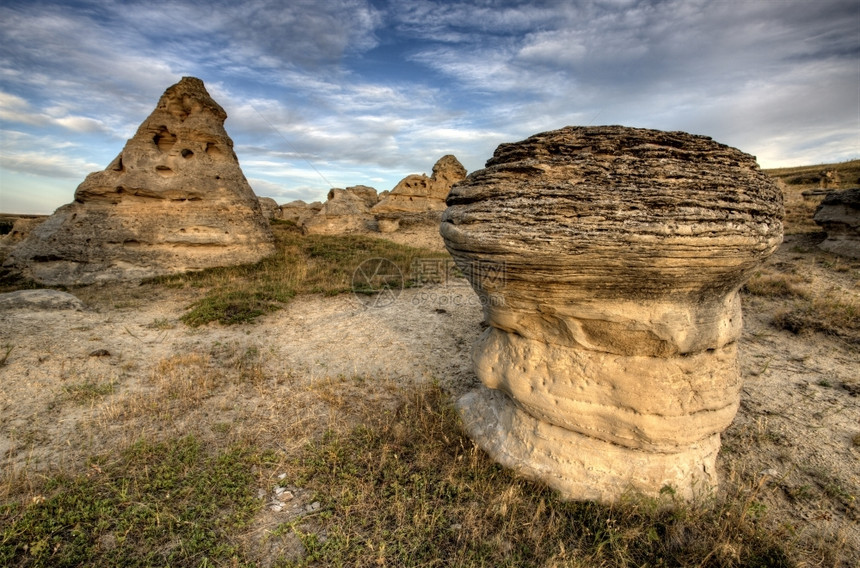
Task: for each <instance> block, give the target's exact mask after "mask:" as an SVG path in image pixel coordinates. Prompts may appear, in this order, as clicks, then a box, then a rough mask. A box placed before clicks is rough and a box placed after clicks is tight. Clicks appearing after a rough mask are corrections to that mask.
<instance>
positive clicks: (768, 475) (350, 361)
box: [0, 238, 860, 565]
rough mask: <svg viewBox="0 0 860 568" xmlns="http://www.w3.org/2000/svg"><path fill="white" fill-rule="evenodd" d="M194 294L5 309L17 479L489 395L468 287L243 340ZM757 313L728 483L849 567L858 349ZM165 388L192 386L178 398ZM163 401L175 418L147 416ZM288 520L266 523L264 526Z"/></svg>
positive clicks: (297, 435)
mask: <svg viewBox="0 0 860 568" xmlns="http://www.w3.org/2000/svg"><path fill="white" fill-rule="evenodd" d="M801 244H804V243H801ZM798 246H799V245H798V240H797V239H791V238H789V239H788V240H787V241H786V243H785V244H783V246H782V248H781V249H780V251H779V253H778V254H777V255H775V257H774V259H772V260H771V264H772V265H774V266H779V267H784V266H787V265H790V266H791V267H792V270H793V271H794V272H803V273H804V274H805V275H806V276H805V277H806V278H807V279H808V281H809V282H812V283H813V284H814V285H815V286H819V287H831V288H832V289H833V290H834V293H836V292H838V293H843V294H851V295H854V297H855V298H856V297H857V295H858V294H860V287H858V284H859V283H860V277H858V274H860V271H858V269H857V266H854V267H853V268H852V269H850V270H845V271H841V272H839V271H833V270H828V269H827V267H826V266H822V265H821V263H819V262H817V261H816V259H817V258H818V257H819V253H817V252H815V251H814V250H812V251H809V250H807V249H803V247H802V246H801V247H800V249H799V248H798ZM804 246H805V245H804ZM799 250H800V252H799ZM804 250H806V252H803V251H804ZM780 263H782V264H780ZM190 294H193V292H188V291H186V290H179V291H175V290H163V291H158V293H157V294H155V297H152V295H151V294H150V295H149V296H147V295H142V296H141V295H136V293H135V291H134V290H133V289H129V288H128V287H123V286H117V285H114V286H106V287H103V288H90V289H88V290H83V291H81V292H79V293H78V295H79V297H81V298H82V299H83V300H84V301H85V303H86V304H87V306H88V308H87V309H86V310H83V311H73V310H60V311H28V310H7V311H3V312H0V347H3V349H2V351H0V356H2V355H3V354H4V353H7V351H8V350H9V349H10V348H11V351H8V357H7V360H6V362H5V365H3V366H2V367H0V455H1V456H2V458H0V459H2V461H0V464H2V467H3V471H4V475H14V474H19V473H21V472H22V471H38V470H43V469H47V468H57V467H59V468H70V469H71V468H77V467H81V463H83V462H82V460H83V458H85V457H86V456H87V455H92V454H93V453H98V452H101V451H104V450H105V449H113V448H118V447H121V446H122V445H124V444H128V443H130V442H131V441H132V439H133V438H135V437H138V436H140V435H151V436H169V435H173V434H177V433H184V432H194V433H196V434H197V435H201V436H204V437H206V436H208V437H214V438H217V439H223V440H224V441H229V440H261V441H263V442H264V443H276V444H278V445H279V446H281V447H283V448H285V449H291V448H292V449H294V448H296V447H297V446H299V445H300V444H302V443H304V442H305V441H306V440H307V439H309V438H312V437H314V436H315V435H317V433H319V432H320V431H322V430H324V429H325V427H326V426H327V425H330V423H331V421H333V420H342V419H344V420H345V419H347V418H348V415H349V411H350V408H351V407H352V406H354V405H359V404H379V405H380V407H384V405H385V400H386V396H388V395H387V394H386V393H391V392H394V391H396V390H398V389H408V388H410V387H411V386H413V385H416V384H420V383H423V382H426V381H438V382H439V383H440V384H441V385H442V386H443V387H444V388H446V389H447V390H449V391H450V392H451V393H453V394H454V395H455V396H456V395H458V394H460V393H462V392H465V391H466V390H468V389H469V388H471V387H472V386H474V385H475V384H476V379H475V377H474V375H473V373H472V371H471V368H470V361H469V353H470V349H471V345H472V343H473V342H474V340H475V339H476V338H477V336H478V335H479V334H480V332H481V325H480V322H481V320H482V316H481V310H480V305H479V304H478V302H477V298H476V296H475V295H474V294H473V292H472V291H471V289H470V288H469V286H468V285H467V283H466V282H465V281H464V280H454V281H451V282H448V283H446V284H442V285H434V286H429V287H425V288H417V289H408V290H404V291H402V293H401V294H400V295H399V296H398V297H397V298H396V300H395V301H394V302H392V303H391V304H389V305H387V306H384V307H368V306H366V305H364V304H363V303H361V302H360V301H358V300H357V299H356V298H354V297H352V296H351V295H342V296H337V297H328V298H324V297H317V296H303V297H299V298H297V299H295V300H294V301H293V302H291V303H290V304H289V305H288V306H286V307H285V309H283V310H281V311H278V312H274V313H272V314H269V315H267V316H265V317H262V318H260V320H258V322H256V323H254V324H248V325H239V326H231V327H224V326H220V325H217V324H210V325H207V326H203V327H200V328H189V327H187V326H185V325H184V324H182V323H180V322H179V317H180V316H181V315H182V313H183V312H184V309H185V307H186V306H187V305H188V304H189V303H190V302H191V301H192V300H193V299H194V298H193V297H192V296H191V295H190ZM745 302H746V303H745V330H744V335H743V338H742V340H741V343H740V364H741V368H742V371H743V375H744V377H745V386H744V389H743V394H742V404H741V408H740V411H739V413H738V415H737V417H736V419H735V421H734V424H733V425H732V426H731V427H730V429H729V430H728V431H727V432H726V433H725V435H724V436H723V441H724V450H723V452H722V453H721V457H720V462H719V463H720V467H721V470H722V476H723V478H724V479H726V480H729V481H732V480H735V481H739V482H740V481H743V482H744V483H748V484H750V485H751V486H757V487H758V488H759V489H758V493H757V494H756V495H755V496H754V497H755V500H756V502H758V503H761V504H762V505H763V506H765V507H766V508H767V509H768V510H769V512H770V513H772V518H773V519H774V522H779V523H784V524H791V525H792V526H794V527H795V528H796V530H797V531H798V532H800V533H802V535H803V536H804V538H807V539H809V540H810V541H815V540H816V539H818V540H821V539H823V540H825V541H827V540H834V541H842V542H844V546H846V547H847V556H848V558H849V559H851V558H853V559H855V560H856V559H860V525H858V522H857V521H858V507H857V502H856V497H857V496H858V495H860V467H858V457H860V446H858V444H860V439H858V437H857V436H858V435H860V398H858V394H860V363H858V360H860V354H859V353H858V346H857V345H856V344H852V343H851V342H850V341H846V340H845V339H844V338H839V337H834V336H830V335H823V334H816V333H812V334H806V335H795V334H793V333H791V332H789V331H785V330H781V329H777V328H775V327H774V326H773V325H771V321H772V319H773V315H774V313H775V312H776V311H777V310H778V309H779V306H780V304H779V302H783V303H784V302H785V300H778V299H771V298H763V297H746V298H745ZM99 350H102V351H99ZM105 352H107V354H105ZM163 375H169V376H171V377H174V378H176V380H184V381H186V382H187V383H188V387H187V389H186V390H184V391H176V392H175V393H174V394H175V395H176V396H173V398H171V395H170V393H169V392H168V390H165V389H167V388H168V387H166V386H165V385H164V383H163V381H162V378H160V377H162V376H163ZM159 381H162V382H159ZM159 389H162V390H161V391H159ZM158 392H160V394H158V396H160V397H161V398H160V399H158V400H162V401H163V400H173V401H174V402H171V403H170V404H174V405H177V406H175V409H174V411H172V412H166V411H163V410H160V409H157V408H155V407H153V406H147V400H156V398H154V397H156V395H157V393H158ZM170 392H173V391H170ZM148 397H149V398H148ZM261 425H262V426H261ZM267 482H268V481H267V480H261V496H263V494H264V493H265V492H266V491H268V489H267V488H266V487H265V483H267ZM301 506H305V505H304V504H301ZM274 514H275V513H272V512H271V510H269V509H266V510H265V511H264V513H261V515H263V516H264V517H265V518H262V517H261V520H260V523H258V530H260V531H263V530H264V529H265V527H266V526H269V525H270V522H274V520H273V519H272V518H270V517H271V515H274ZM267 515H268V516H267ZM261 542H262V541H261ZM266 542H268V543H269V544H268V545H267V546H273V544H272V543H271V542H270V541H266ZM849 565H850V564H849Z"/></svg>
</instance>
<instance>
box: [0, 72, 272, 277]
mask: <svg viewBox="0 0 860 568" xmlns="http://www.w3.org/2000/svg"><path fill="white" fill-rule="evenodd" d="M226 118H227V114H226V113H225V112H224V109H222V108H221V106H219V105H218V103H216V102H215V101H214V100H212V98H211V97H210V96H209V93H208V92H207V91H206V88H205V87H204V85H203V82H202V81H201V80H199V79H196V78H193V77H184V78H183V79H182V80H181V81H180V82H179V83H177V84H176V85H173V86H172V87H170V88H168V89H167V90H166V91H165V93H164V95H162V97H161V99H160V100H159V101H158V105H157V106H156V108H155V110H154V111H153V112H152V114H151V115H150V116H149V117H148V118H147V119H146V120H145V121H144V122H143V123H142V124H141V125H140V127H139V128H138V130H137V133H136V134H135V135H134V137H133V138H132V139H131V140H129V141H128V142H127V143H126V145H125V147H124V148H123V150H122V152H121V153H120V154H119V156H117V157H116V159H115V160H114V161H113V162H112V163H111V164H110V165H109V166H108V167H107V169H106V170H104V171H101V172H95V173H92V174H90V175H88V176H87V178H86V179H85V180H84V181H83V183H81V184H80V185H79V186H78V188H77V191H76V192H75V200H74V202H72V203H70V204H68V205H64V206H63V207H60V208H59V209H58V210H57V211H56V212H55V213H54V214H53V215H52V216H51V217H50V218H48V220H47V221H45V222H44V223H42V224H41V225H39V226H38V227H36V228H35V229H34V230H33V231H32V232H31V234H30V236H29V237H28V238H27V239H25V240H24V241H23V242H21V243H20V244H19V245H18V246H16V247H15V248H14V249H13V250H12V252H11V253H10V256H9V259H8V260H7V265H8V266H11V267H12V268H14V269H18V270H21V271H23V272H24V273H25V274H26V275H28V276H30V277H31V278H33V279H35V280H37V281H40V282H43V283H46V284H60V285H74V284H89V283H92V282H96V281H106V280H135V279H139V278H144V277H149V276H155V275H159V274H168V273H174V272H182V271H187V270H195V269H201V268H207V267H212V266H222V265H233V264H243V263H250V262H256V261H258V260H259V259H261V258H262V257H264V256H266V255H268V254H271V253H272V252H274V244H273V237H272V233H271V230H270V228H269V225H268V222H267V221H266V219H265V217H264V216H263V213H262V211H261V209H260V204H259V201H258V200H257V197H256V196H255V195H254V192H253V191H252V190H251V187H250V186H249V185H248V182H247V180H246V179H245V176H244V175H243V174H242V170H241V168H240V167H239V162H238V160H237V158H236V154H235V153H234V152H233V141H232V140H231V139H230V137H229V136H228V135H227V132H226V131H225V130H224V120H225V119H226Z"/></svg>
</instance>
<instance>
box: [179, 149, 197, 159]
mask: <svg viewBox="0 0 860 568" xmlns="http://www.w3.org/2000/svg"><path fill="white" fill-rule="evenodd" d="M193 155H194V152H192V151H191V150H189V149H188V148H185V149H184V150H182V157H183V158H190V157H191V156H193Z"/></svg>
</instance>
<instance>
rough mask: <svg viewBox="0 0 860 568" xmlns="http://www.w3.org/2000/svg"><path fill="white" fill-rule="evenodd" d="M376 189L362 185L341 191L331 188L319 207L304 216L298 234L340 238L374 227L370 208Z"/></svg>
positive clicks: (374, 223)
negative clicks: (314, 211)
mask: <svg viewBox="0 0 860 568" xmlns="http://www.w3.org/2000/svg"><path fill="white" fill-rule="evenodd" d="M377 201H378V197H377V195H376V190H375V189H373V188H372V187H367V186H366V185H354V186H352V187H347V188H346V189H341V188H339V187H335V188H332V189H331V190H329V192H328V198H327V199H326V202H325V203H323V205H322V207H320V209H319V210H318V211H317V212H316V213H315V214H314V215H312V216H310V217H308V218H307V219H306V220H305V221H304V225H302V231H303V232H304V233H305V234H311V235H344V234H349V233H362V232H365V231H371V230H373V229H374V228H375V225H376V222H375V220H374V219H373V215H371V214H370V208H371V207H373V205H375V204H376V202H377Z"/></svg>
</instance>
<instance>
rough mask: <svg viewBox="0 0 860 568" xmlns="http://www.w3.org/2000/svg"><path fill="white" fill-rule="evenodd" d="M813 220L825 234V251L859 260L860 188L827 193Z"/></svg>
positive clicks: (822, 244)
mask: <svg viewBox="0 0 860 568" xmlns="http://www.w3.org/2000/svg"><path fill="white" fill-rule="evenodd" d="M813 219H814V220H815V222H816V223H818V224H819V225H821V227H822V228H823V229H824V230H825V231H826V232H827V239H825V240H824V241H823V242H822V243H821V244H820V245H818V246H820V247H821V248H823V249H824V250H826V251H829V252H833V253H836V254H841V255H843V256H849V257H852V258H860V188H854V189H846V190H844V191H834V192H831V193H828V194H827V196H826V197H825V198H824V200H823V201H822V202H821V203H820V204H819V205H818V208H817V209H816V210H815V215H814V216H813Z"/></svg>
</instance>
